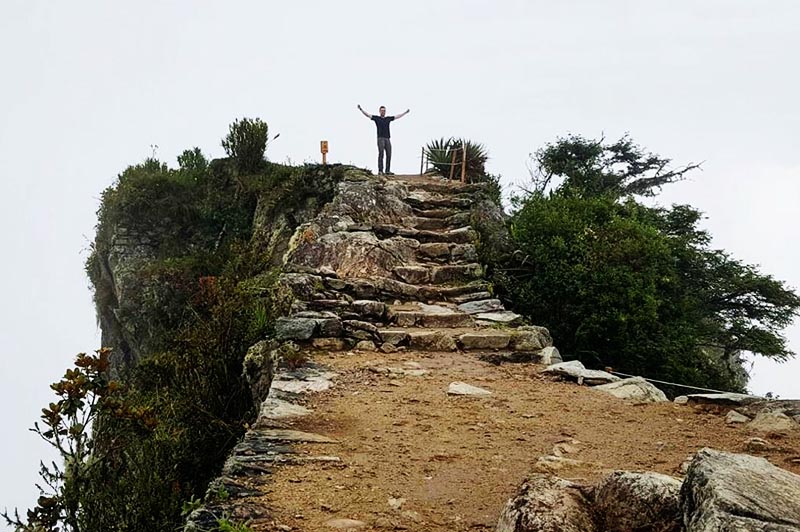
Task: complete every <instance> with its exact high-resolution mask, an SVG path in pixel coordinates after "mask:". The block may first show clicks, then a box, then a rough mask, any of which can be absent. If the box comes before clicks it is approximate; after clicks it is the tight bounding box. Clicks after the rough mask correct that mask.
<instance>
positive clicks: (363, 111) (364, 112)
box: [358, 104, 372, 119]
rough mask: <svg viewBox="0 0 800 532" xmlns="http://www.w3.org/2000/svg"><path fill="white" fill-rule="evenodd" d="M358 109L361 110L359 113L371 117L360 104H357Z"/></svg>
mask: <svg viewBox="0 0 800 532" xmlns="http://www.w3.org/2000/svg"><path fill="white" fill-rule="evenodd" d="M358 110H359V111H361V114H362V115H364V116H366V117H367V118H369V119H372V115H371V114H369V113H368V112H366V111H365V110H364V109H362V108H361V104H358Z"/></svg>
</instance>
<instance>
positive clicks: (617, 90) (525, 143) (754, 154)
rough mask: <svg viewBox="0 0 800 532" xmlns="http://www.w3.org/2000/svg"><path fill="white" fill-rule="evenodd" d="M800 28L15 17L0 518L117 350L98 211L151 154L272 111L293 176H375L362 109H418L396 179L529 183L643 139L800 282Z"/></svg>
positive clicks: (55, 5)
mask: <svg viewBox="0 0 800 532" xmlns="http://www.w3.org/2000/svg"><path fill="white" fill-rule="evenodd" d="M123 4H124V5H123ZM798 27H800V2H797V1H796V0H770V1H769V2H755V1H752V0H669V1H649V2H642V1H641V0H638V1H637V0H631V1H624V0H606V1H602V0H585V1H564V2H553V1H523V0H517V1H512V0H493V1H489V0H485V1H478V0H473V1H461V2H459V1H454V0H448V1H436V2H433V1H431V0H427V1H422V0H404V1H402V2H391V3H389V2H366V1H364V2H360V1H359V2H355V1H344V0H339V1H325V2H323V1H296V2H280V3H278V2H263V1H251V2H237V1H228V2H200V1H192V2H189V1H182V2H179V1H158V2H156V1H152V0H149V1H138V2H127V3H122V2H101V1H81V0H77V1H74V2H47V1H42V0H36V1H34V0H0V76H2V82H0V179H1V180H2V193H0V202H1V204H2V208H0V223H1V224H2V228H3V230H2V232H1V233H0V250H2V256H3V259H2V261H0V283H2V285H1V290H0V293H2V304H1V305H0V350H2V351H0V354H1V355H2V356H0V361H1V362H0V363H2V367H0V405H2V409H3V410H2V424H3V438H2V443H0V445H2V447H0V460H2V466H1V469H0V470H1V471H2V473H1V474H0V509H2V508H3V507H6V506H7V507H9V508H13V507H14V506H20V507H22V508H25V507H27V506H29V505H31V504H33V502H34V501H35V496H36V493H37V492H36V490H35V488H34V487H33V482H34V481H35V480H36V472H37V469H38V467H37V465H38V460H39V458H40V457H41V456H44V455H45V454H46V447H45V445H44V444H43V443H42V442H40V441H39V440H37V438H36V436H35V435H34V434H32V433H30V432H27V429H28V428H29V427H30V426H31V425H32V424H33V422H34V421H36V420H37V417H38V413H39V409H40V408H41V407H42V406H44V405H45V404H47V403H48V402H49V401H50V400H51V397H52V396H51V393H50V390H49V389H48V384H49V383H51V382H53V381H55V380H57V379H58V378H59V377H60V376H61V375H62V374H63V371H64V369H65V368H66V366H67V365H68V364H70V363H71V362H72V360H73V357H74V355H75V354H76V353H78V352H81V351H90V350H94V349H96V348H97V347H99V346H98V343H99V333H98V329H97V326H96V323H95V316H94V310H93V307H92V302H91V295H90V293H89V290H88V281H87V279H86V276H85V274H84V271H83V262H84V259H85V258H86V255H87V250H88V247H89V243H90V241H91V240H92V238H93V227H94V224H95V211H96V209H97V206H98V197H99V195H100V193H101V191H102V190H103V189H104V188H105V187H107V186H109V185H111V184H112V182H113V181H114V179H115V177H116V175H117V174H118V173H119V172H120V171H122V170H123V169H124V168H125V167H126V166H127V165H128V164H133V163H137V162H141V161H142V160H143V159H144V158H145V157H146V156H148V155H149V154H150V145H151V144H157V145H158V146H159V149H158V156H159V158H161V159H162V160H165V161H167V162H168V163H169V164H170V165H171V166H176V162H175V157H176V156H177V155H178V154H179V153H180V152H181V151H182V150H184V149H186V148H190V147H193V146H199V147H200V148H201V149H202V150H203V152H204V153H205V154H206V155H207V156H209V157H219V156H222V155H223V150H222V148H221V147H220V145H219V141H220V139H221V138H222V137H223V136H224V135H225V133H226V132H227V127H228V124H229V123H230V122H232V121H233V120H234V119H236V118H239V117H242V116H249V117H256V116H257V117H261V118H262V119H264V120H265V121H267V122H268V123H269V125H270V129H271V132H272V133H273V134H274V133H280V134H281V137H280V139H278V140H277V141H276V142H275V143H274V144H273V145H272V146H271V147H270V149H269V151H268V154H267V155H268V157H269V158H270V159H271V160H273V161H280V162H284V161H287V160H291V161H293V162H303V161H311V160H316V159H317V158H318V155H317V152H318V148H319V141H320V140H321V139H327V140H328V141H329V142H330V149H331V152H330V154H329V156H330V158H331V159H332V160H334V161H341V162H345V163H353V164H356V165H359V166H366V167H371V168H373V170H374V169H375V152H376V150H375V146H374V144H375V129H374V126H373V124H372V123H370V122H369V121H367V120H366V119H365V118H364V117H363V116H361V115H360V114H359V113H358V111H357V110H356V104H359V103H360V104H362V105H363V106H364V107H365V108H366V109H367V110H371V111H373V112H374V111H377V108H378V106H379V105H381V104H383V105H386V106H387V107H388V111H389V114H393V113H397V112H400V111H403V110H405V109H406V108H410V109H411V114H410V115H409V116H407V117H405V118H403V119H402V120H401V121H399V122H396V123H395V124H393V127H392V132H393V144H394V152H395V158H394V162H393V170H395V172H414V171H418V169H419V159H418V157H419V150H420V147H421V146H422V145H423V144H424V143H425V142H426V141H428V140H430V139H431V138H434V137H441V136H451V135H454V136H464V137H468V138H470V139H473V140H476V141H479V142H482V143H484V144H485V145H486V147H487V148H488V149H489V152H490V154H491V157H492V158H491V160H490V162H489V164H488V168H489V170H490V171H492V172H494V173H500V174H502V175H503V176H504V182H505V183H507V184H511V183H515V182H524V180H525V179H526V176H527V173H526V169H525V163H526V160H527V154H528V153H529V152H531V151H534V150H535V149H537V148H539V147H541V146H542V145H543V144H544V143H546V142H548V141H552V140H555V139H556V137H557V136H559V135H564V134H566V133H569V132H572V133H580V134H582V135H585V136H588V137H599V136H600V135H602V134H605V135H606V137H607V138H609V139H616V138H618V137H619V136H621V135H622V134H623V133H625V132H630V133H631V135H632V137H633V138H634V139H635V140H636V141H637V142H638V143H640V144H641V145H643V146H645V147H647V148H648V149H650V150H652V151H655V152H657V153H659V154H661V155H664V156H667V157H670V158H672V159H673V160H674V161H676V162H677V163H687V162H698V161H705V163H704V164H703V171H702V172H697V173H695V174H694V176H693V177H692V178H691V179H690V180H689V181H687V182H684V183H681V184H678V185H673V186H671V187H669V188H667V189H665V191H664V193H663V195H662V196H660V200H659V201H660V202H662V203H663V204H667V205H668V204H670V203H672V202H679V203H690V204H692V205H694V206H696V207H698V208H699V209H701V210H702V211H704V212H705V213H706V214H707V215H708V219H707V220H706V221H705V222H704V227H706V228H707V229H709V230H710V231H711V233H712V234H713V235H714V245H715V246H716V247H720V248H724V249H726V250H728V251H730V252H731V253H733V255H734V256H736V257H738V258H739V259H741V260H743V261H745V262H748V263H753V264H759V265H760V266H761V267H762V271H764V272H767V273H770V274H773V275H774V276H775V277H777V278H779V279H783V280H785V281H787V282H788V283H789V284H790V285H791V286H793V287H798V286H800V267H798V262H800V246H798V245H797V227H798V223H797V214H798V204H799V202H800V160H798V157H799V156H800V134H798V131H800V109H799V108H798V95H800V71H798V69H797V61H798V54H800V31H798ZM788 335H789V337H790V339H791V345H792V346H793V348H794V350H796V351H798V350H800V327H798V326H797V325H796V326H794V327H793V328H791V329H790V330H789V331H788ZM799 377H800V360H795V361H793V362H790V363H787V364H783V365H778V364H774V363H770V362H768V361H764V360H763V359H756V360H755V366H754V368H753V370H752V381H751V390H752V391H753V392H755V393H759V394H763V393H765V392H767V391H772V392H774V393H777V394H779V395H781V396H782V397H784V398H800V383H799V382H798V381H799V380H800V379H799ZM0 528H2V527H0Z"/></svg>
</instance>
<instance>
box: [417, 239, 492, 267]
mask: <svg viewBox="0 0 800 532" xmlns="http://www.w3.org/2000/svg"><path fill="white" fill-rule="evenodd" d="M417 257H418V258H420V259H423V260H436V261H442V262H449V263H451V264H453V263H458V262H460V261H468V262H477V260H478V252H477V250H476V249H475V245H474V244H452V243H445V242H439V243H435V242H433V243H431V242H429V243H426V244H420V245H419V247H418V248H417Z"/></svg>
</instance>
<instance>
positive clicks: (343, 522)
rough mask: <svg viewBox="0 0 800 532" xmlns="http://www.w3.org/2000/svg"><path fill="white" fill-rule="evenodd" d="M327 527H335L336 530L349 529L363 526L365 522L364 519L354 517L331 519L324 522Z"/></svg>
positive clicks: (365, 524)
mask: <svg viewBox="0 0 800 532" xmlns="http://www.w3.org/2000/svg"><path fill="white" fill-rule="evenodd" d="M325 526H327V527H328V528H335V529H337V530H351V529H355V528H364V527H365V526H367V523H365V522H364V521H357V520H355V519H331V520H330V521H326V522H325Z"/></svg>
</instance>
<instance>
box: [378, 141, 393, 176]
mask: <svg viewBox="0 0 800 532" xmlns="http://www.w3.org/2000/svg"><path fill="white" fill-rule="evenodd" d="M384 152H386V173H389V172H391V167H392V140H391V139H385V138H381V137H378V173H379V174H382V173H383V153H384Z"/></svg>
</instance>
